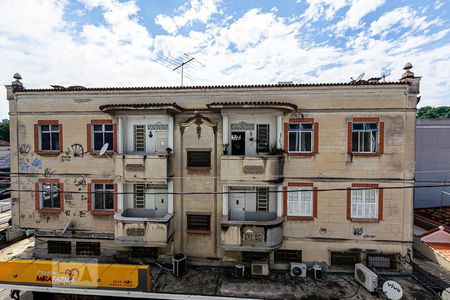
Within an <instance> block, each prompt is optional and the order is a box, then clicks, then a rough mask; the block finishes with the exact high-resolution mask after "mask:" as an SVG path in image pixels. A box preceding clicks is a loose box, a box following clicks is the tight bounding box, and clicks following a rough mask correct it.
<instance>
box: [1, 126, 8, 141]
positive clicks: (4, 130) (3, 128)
mask: <svg viewBox="0 0 450 300" xmlns="http://www.w3.org/2000/svg"><path fill="white" fill-rule="evenodd" d="M0 140H2V141H7V142H9V124H0Z"/></svg>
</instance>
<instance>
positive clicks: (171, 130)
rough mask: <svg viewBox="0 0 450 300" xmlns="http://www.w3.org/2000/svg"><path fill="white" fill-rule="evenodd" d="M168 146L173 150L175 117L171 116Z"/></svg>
mask: <svg viewBox="0 0 450 300" xmlns="http://www.w3.org/2000/svg"><path fill="white" fill-rule="evenodd" d="M167 147H169V148H170V149H172V150H173V117H172V116H169V132H168V133H167Z"/></svg>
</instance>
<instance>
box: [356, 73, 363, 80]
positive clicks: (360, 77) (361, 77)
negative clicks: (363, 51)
mask: <svg viewBox="0 0 450 300" xmlns="http://www.w3.org/2000/svg"><path fill="white" fill-rule="evenodd" d="M364 75H365V73H362V74H361V75H359V76H358V78H356V82H358V81H360V80H361V79H363V77H364Z"/></svg>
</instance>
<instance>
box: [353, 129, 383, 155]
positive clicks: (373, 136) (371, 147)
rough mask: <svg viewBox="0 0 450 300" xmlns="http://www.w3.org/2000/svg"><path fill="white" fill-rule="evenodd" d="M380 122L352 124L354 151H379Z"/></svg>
mask: <svg viewBox="0 0 450 300" xmlns="http://www.w3.org/2000/svg"><path fill="white" fill-rule="evenodd" d="M377 143H378V123H353V124H352V152H356V153H374V152H377Z"/></svg>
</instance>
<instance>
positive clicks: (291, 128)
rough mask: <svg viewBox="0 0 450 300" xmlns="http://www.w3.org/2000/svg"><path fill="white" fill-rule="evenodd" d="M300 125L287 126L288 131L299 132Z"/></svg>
mask: <svg viewBox="0 0 450 300" xmlns="http://www.w3.org/2000/svg"><path fill="white" fill-rule="evenodd" d="M299 129H300V124H289V130H299Z"/></svg>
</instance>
